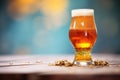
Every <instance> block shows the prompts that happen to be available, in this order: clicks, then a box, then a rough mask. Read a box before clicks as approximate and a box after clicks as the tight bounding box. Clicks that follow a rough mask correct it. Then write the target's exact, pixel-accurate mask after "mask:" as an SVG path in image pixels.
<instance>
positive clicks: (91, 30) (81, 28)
mask: <svg viewBox="0 0 120 80" xmlns="http://www.w3.org/2000/svg"><path fill="white" fill-rule="evenodd" d="M69 38H70V41H71V42H72V44H73V47H74V49H75V51H76V54H75V61H92V57H91V53H90V52H91V49H92V48H93V46H94V44H95V42H96V38H97V31H96V28H95V24H94V17H93V16H75V17H72V22H71V25H70V30H69Z"/></svg>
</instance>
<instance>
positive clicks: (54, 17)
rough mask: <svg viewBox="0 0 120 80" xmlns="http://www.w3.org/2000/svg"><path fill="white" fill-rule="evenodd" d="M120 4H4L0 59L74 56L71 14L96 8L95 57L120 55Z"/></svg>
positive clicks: (39, 0)
mask: <svg viewBox="0 0 120 80" xmlns="http://www.w3.org/2000/svg"><path fill="white" fill-rule="evenodd" d="M119 3H120V1H119V0H0V55H6V54H40V55H41V54H74V49H73V47H72V44H71V43H70V41H69V37H68V31H69V26H70V20H71V10H72V9H80V8H92V9H94V10H95V21H96V26H97V30H98V39H97V42H96V44H95V46H94V48H93V51H92V52H93V53H116V54H117V53H118V54H119V53H120V36H119V34H120V22H119V21H120V8H119V7H120V4H119Z"/></svg>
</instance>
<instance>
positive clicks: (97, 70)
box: [0, 53, 120, 80]
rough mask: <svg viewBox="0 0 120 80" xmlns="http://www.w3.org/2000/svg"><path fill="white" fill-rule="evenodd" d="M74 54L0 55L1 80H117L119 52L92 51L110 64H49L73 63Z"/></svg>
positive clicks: (119, 78) (97, 58)
mask: <svg viewBox="0 0 120 80" xmlns="http://www.w3.org/2000/svg"><path fill="white" fill-rule="evenodd" d="M73 58H74V55H54V56H53V55H47V56H43V55H41V56H40V55H37V56H30V55H24V56H20V55H14V56H0V80H48V79H49V80H93V79H94V80H120V55H115V54H100V53H99V54H93V59H94V60H106V61H108V62H109V63H110V66H109V67H77V66H73V67H63V66H50V65H49V63H54V62H55V61H56V60H61V59H67V60H69V61H71V62H72V60H73Z"/></svg>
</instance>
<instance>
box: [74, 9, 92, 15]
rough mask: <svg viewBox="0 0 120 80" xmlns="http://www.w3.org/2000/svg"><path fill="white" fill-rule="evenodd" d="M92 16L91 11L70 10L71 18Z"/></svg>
mask: <svg viewBox="0 0 120 80" xmlns="http://www.w3.org/2000/svg"><path fill="white" fill-rule="evenodd" d="M91 15H94V10H93V9H74V10H72V17H74V16H91Z"/></svg>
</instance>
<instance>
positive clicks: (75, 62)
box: [73, 61, 93, 66]
mask: <svg viewBox="0 0 120 80" xmlns="http://www.w3.org/2000/svg"><path fill="white" fill-rule="evenodd" d="M73 64H74V65H75V66H89V65H92V64H93V62H92V61H83V62H82V61H74V62H73Z"/></svg>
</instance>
